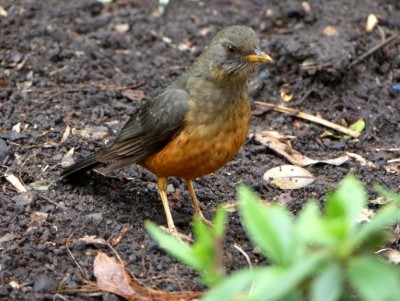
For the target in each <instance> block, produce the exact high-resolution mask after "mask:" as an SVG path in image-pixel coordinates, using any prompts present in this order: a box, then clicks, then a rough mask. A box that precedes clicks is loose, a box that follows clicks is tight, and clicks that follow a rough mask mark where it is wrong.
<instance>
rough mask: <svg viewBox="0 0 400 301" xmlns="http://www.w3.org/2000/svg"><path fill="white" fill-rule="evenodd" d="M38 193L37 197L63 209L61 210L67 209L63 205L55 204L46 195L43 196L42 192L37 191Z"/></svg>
mask: <svg viewBox="0 0 400 301" xmlns="http://www.w3.org/2000/svg"><path fill="white" fill-rule="evenodd" d="M38 195H39V197H40V198H41V199H43V200H45V201H47V202H49V203H50V204H53V205H54V206H56V207H58V208H61V209H63V210H67V209H68V208H67V207H64V206H63V205H60V204H57V203H56V202H54V201H52V200H50V199H49V198H48V197H46V196H44V195H43V194H40V193H39V194H38Z"/></svg>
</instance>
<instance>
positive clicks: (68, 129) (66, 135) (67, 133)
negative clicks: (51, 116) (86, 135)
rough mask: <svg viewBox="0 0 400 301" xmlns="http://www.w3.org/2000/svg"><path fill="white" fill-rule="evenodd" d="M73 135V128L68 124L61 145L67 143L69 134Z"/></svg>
mask: <svg viewBox="0 0 400 301" xmlns="http://www.w3.org/2000/svg"><path fill="white" fill-rule="evenodd" d="M70 133H71V127H70V126H69V125H68V124H67V126H66V127H65V130H64V133H63V135H62V137H61V140H60V144H63V143H64V142H65V141H67V139H68V136H69V134H70Z"/></svg>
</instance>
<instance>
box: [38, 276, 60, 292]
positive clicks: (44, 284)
mask: <svg viewBox="0 0 400 301" xmlns="http://www.w3.org/2000/svg"><path fill="white" fill-rule="evenodd" d="M56 288H57V283H56V281H55V280H54V279H53V278H52V277H50V276H48V275H46V274H42V275H38V276H36V277H35V279H34V284H33V291H34V292H35V293H46V292H52V291H55V290H56Z"/></svg>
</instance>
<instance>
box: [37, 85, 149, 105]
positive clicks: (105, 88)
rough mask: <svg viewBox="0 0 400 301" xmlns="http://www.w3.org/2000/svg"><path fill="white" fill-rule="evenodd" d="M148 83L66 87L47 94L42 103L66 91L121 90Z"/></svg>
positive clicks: (135, 87)
mask: <svg viewBox="0 0 400 301" xmlns="http://www.w3.org/2000/svg"><path fill="white" fill-rule="evenodd" d="M144 84H146V82H145V81H141V82H139V83H137V84H135V85H129V86H122V87H120V86H103V87H95V88H71V89H65V90H62V91H58V92H56V93H54V94H52V95H49V96H47V97H46V98H45V99H44V100H43V101H42V102H41V103H46V102H47V101H49V100H51V99H52V98H54V97H57V96H59V95H61V94H64V93H75V92H91V91H121V90H126V89H137V88H139V87H141V86H143V85H144Z"/></svg>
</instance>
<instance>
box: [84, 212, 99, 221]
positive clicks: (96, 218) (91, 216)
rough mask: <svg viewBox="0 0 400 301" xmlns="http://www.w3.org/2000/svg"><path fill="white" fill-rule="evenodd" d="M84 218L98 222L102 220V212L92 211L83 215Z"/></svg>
mask: <svg viewBox="0 0 400 301" xmlns="http://www.w3.org/2000/svg"><path fill="white" fill-rule="evenodd" d="M85 218H86V219H89V220H93V221H94V222H97V223H100V222H102V221H103V213H102V212H99V213H92V214H88V215H86V216H85Z"/></svg>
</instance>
